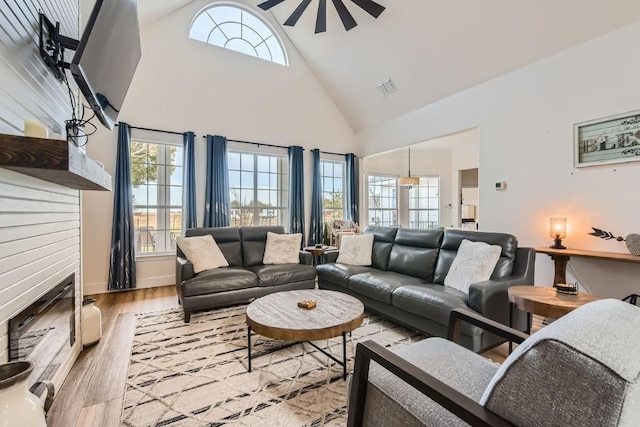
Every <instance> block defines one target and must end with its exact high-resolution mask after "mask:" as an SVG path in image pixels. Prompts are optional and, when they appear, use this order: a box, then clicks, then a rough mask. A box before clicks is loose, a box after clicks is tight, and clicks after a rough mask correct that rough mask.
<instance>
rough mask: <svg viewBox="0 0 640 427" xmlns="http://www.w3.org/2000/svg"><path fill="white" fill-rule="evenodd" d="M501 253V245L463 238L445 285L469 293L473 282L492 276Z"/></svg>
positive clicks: (445, 279)
mask: <svg viewBox="0 0 640 427" xmlns="http://www.w3.org/2000/svg"><path fill="white" fill-rule="evenodd" d="M500 253H502V248H501V247H500V246H496V245H489V244H488V243H484V242H472V241H469V240H463V241H462V242H461V243H460V247H459V248H458V253H457V255H456V257H455V259H454V260H453V263H451V268H449V273H447V277H445V278H444V284H445V286H449V287H452V288H455V289H458V290H459V291H462V292H464V293H465V294H468V293H469V287H470V286H471V284H473V283H478V282H483V281H485V280H489V279H490V278H491V273H493V269H494V268H495V267H496V264H497V263H498V259H500Z"/></svg>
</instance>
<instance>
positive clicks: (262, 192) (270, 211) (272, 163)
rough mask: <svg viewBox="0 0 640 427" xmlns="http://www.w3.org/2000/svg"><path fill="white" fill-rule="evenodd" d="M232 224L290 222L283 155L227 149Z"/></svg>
mask: <svg viewBox="0 0 640 427" xmlns="http://www.w3.org/2000/svg"><path fill="white" fill-rule="evenodd" d="M228 160H229V193H230V194H229V199H230V201H231V225H232V226H241V225H284V226H285V227H286V226H287V225H288V224H289V214H288V202H289V188H288V187H289V182H288V179H289V175H288V172H287V171H288V164H289V160H288V158H287V157H286V156H275V155H267V154H257V153H244V152H233V151H230V152H229V158H228Z"/></svg>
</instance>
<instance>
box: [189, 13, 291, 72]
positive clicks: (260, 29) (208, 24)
mask: <svg viewBox="0 0 640 427" xmlns="http://www.w3.org/2000/svg"><path fill="white" fill-rule="evenodd" d="M189 37H190V38H192V39H194V40H199V41H202V42H205V43H209V44H212V45H215V46H220V47H223V48H225V49H229V50H234V51H236V52H240V53H244V54H245V55H250V56H255V57H257V58H261V59H266V60H267V61H271V62H275V63H277V64H281V65H288V61H287V55H286V52H285V51H284V48H283V47H282V43H281V42H280V40H279V39H278V37H277V36H276V35H275V33H274V31H273V30H272V29H271V28H269V26H268V25H267V24H266V23H265V22H264V21H263V20H262V19H261V18H259V17H258V16H256V15H254V14H253V13H251V12H249V11H248V10H246V9H245V8H243V7H242V6H240V5H237V6H236V5H230V4H228V3H223V4H217V5H216V4H214V5H211V6H209V7H207V8H205V9H203V10H202V11H201V12H200V13H199V14H198V15H197V16H196V18H195V19H194V20H193V23H192V24H191V30H190V31H189Z"/></svg>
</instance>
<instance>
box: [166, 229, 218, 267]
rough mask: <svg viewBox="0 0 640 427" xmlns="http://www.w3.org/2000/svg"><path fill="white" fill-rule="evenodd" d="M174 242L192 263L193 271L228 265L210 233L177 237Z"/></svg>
mask: <svg viewBox="0 0 640 427" xmlns="http://www.w3.org/2000/svg"><path fill="white" fill-rule="evenodd" d="M176 242H177V243H178V247H179V248H180V250H181V251H182V252H183V253H184V255H185V256H186V257H187V259H188V260H189V261H191V263H192V264H193V272H194V273H200V272H201V271H205V270H213V269H214V268H219V267H228V266H229V263H228V262H227V259H226V258H225V257H224V255H223V254H222V251H221V250H220V248H219V247H218V244H217V243H216V241H215V240H214V239H213V236H211V235H210V234H207V235H204V236H193V237H178V239H177V240H176Z"/></svg>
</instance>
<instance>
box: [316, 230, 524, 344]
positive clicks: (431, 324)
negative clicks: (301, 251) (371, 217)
mask: <svg viewBox="0 0 640 427" xmlns="http://www.w3.org/2000/svg"><path fill="white" fill-rule="evenodd" d="M365 233H371V234H373V235H374V243H373V251H372V265H371V266H366V267H363V266H353V265H344V264H337V263H336V262H335V260H336V258H337V256H338V254H337V253H333V254H332V253H330V254H328V257H327V261H328V262H326V263H325V264H323V265H319V266H318V267H317V273H318V285H319V286H320V288H321V289H331V290H336V291H340V292H345V293H348V294H350V295H353V296H355V297H357V298H358V299H360V300H361V301H362V302H363V303H364V305H365V307H366V308H367V309H369V310H371V311H374V312H377V313H379V314H381V315H383V316H384V317H386V318H389V319H391V320H394V321H396V322H398V323H400V324H403V325H406V326H408V327H410V328H412V329H414V330H417V331H420V332H423V333H426V334H427V335H430V336H440V337H446V336H447V328H448V324H449V314H450V312H451V310H453V309H456V308H466V309H472V310H474V311H476V312H478V313H480V314H482V315H483V316H485V317H488V318H490V319H493V320H496V321H498V322H500V323H503V324H508V323H509V299H508V294H507V289H508V288H509V287H510V286H513V285H533V275H534V262H535V251H534V249H532V248H518V242H517V240H516V238H515V237H514V236H512V235H509V234H501V233H482V232H475V231H461V230H445V231H441V230H413V229H402V228H394V227H368V228H367V229H366V230H365ZM463 239H467V240H471V241H476V242H477V241H480V242H486V243H488V244H491V245H499V246H501V247H502V252H501V254H500V259H499V260H498V263H497V264H496V267H495V269H494V271H493V274H492V275H491V279H490V280H488V281H485V282H481V283H474V284H472V285H471V288H470V289H469V294H466V293H464V292H461V291H459V290H457V289H454V288H450V287H447V286H444V280H445V277H446V276H447V273H448V271H449V268H450V267H451V263H452V262H453V260H454V258H455V256H456V253H457V250H458V247H459V246H460V243H461V242H462V240H463ZM514 320H515V321H514V327H517V328H519V329H521V330H524V329H525V328H526V323H525V322H526V320H525V316H524V315H521V313H518V312H517V310H516V313H515V316H514ZM461 332H462V333H461V337H460V344H462V345H464V346H465V347H467V348H469V349H471V350H473V351H476V352H477V351H482V350H485V349H488V348H491V347H493V346H495V345H497V344H499V343H500V342H502V341H504V340H501V339H500V338H498V337H497V336H495V335H493V334H490V333H488V332H483V331H482V330H481V329H480V328H477V327H475V326H472V325H470V324H464V325H463V327H462V331H461Z"/></svg>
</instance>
